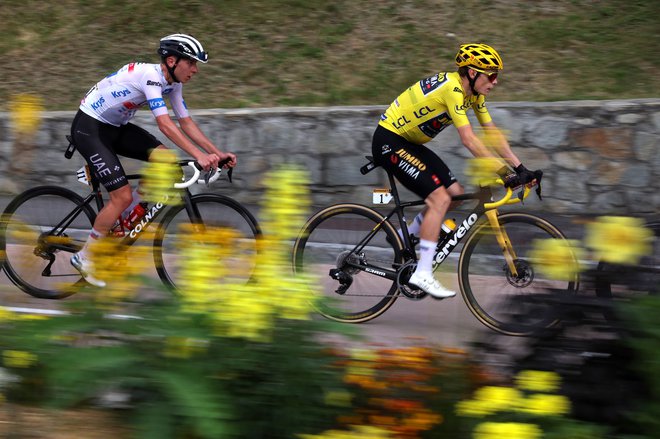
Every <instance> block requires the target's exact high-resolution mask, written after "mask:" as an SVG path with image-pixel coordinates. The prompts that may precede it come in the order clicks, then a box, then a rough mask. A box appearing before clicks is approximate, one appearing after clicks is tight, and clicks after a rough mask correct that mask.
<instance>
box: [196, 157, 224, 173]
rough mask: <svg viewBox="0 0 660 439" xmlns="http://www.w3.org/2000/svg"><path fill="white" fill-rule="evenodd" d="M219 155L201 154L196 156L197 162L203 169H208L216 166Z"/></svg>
mask: <svg viewBox="0 0 660 439" xmlns="http://www.w3.org/2000/svg"><path fill="white" fill-rule="evenodd" d="M219 161H220V157H218V156H217V154H203V155H201V156H200V157H198V158H197V163H199V166H201V167H202V169H203V170H205V171H208V170H209V169H211V168H217V167H218V162H219Z"/></svg>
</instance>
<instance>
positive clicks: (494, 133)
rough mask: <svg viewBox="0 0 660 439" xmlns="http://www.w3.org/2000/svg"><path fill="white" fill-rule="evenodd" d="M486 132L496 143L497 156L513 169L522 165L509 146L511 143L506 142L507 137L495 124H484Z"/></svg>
mask: <svg viewBox="0 0 660 439" xmlns="http://www.w3.org/2000/svg"><path fill="white" fill-rule="evenodd" d="M482 127H483V128H484V130H487V132H488V136H489V138H490V139H492V140H493V141H494V143H495V145H494V147H495V151H496V152H497V154H498V155H499V156H500V157H502V158H503V159H504V160H506V162H507V163H508V164H509V165H510V166H511V167H513V168H515V167H516V166H518V165H520V163H521V162H520V159H519V158H518V157H517V156H516V155H515V154H514V152H513V150H512V149H511V145H509V141H508V140H506V137H505V136H504V135H503V134H502V132H501V131H500V130H499V129H498V128H497V127H496V126H495V124H494V123H493V122H488V123H484V124H482Z"/></svg>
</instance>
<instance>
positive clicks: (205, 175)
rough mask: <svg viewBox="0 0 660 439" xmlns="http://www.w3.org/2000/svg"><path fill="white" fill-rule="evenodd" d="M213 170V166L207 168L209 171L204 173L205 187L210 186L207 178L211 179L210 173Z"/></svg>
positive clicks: (211, 173)
mask: <svg viewBox="0 0 660 439" xmlns="http://www.w3.org/2000/svg"><path fill="white" fill-rule="evenodd" d="M214 171H215V169H214V168H209V172H207V173H206V174H204V183H206V187H209V186H210V183H209V180H210V179H211V175H213V172H214Z"/></svg>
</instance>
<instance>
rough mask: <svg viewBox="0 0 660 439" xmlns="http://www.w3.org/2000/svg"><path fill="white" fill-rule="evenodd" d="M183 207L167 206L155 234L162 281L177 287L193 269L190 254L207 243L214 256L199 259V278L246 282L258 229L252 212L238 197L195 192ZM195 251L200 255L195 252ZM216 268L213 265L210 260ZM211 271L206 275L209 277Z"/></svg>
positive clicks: (214, 281)
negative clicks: (201, 266)
mask: <svg viewBox="0 0 660 439" xmlns="http://www.w3.org/2000/svg"><path fill="white" fill-rule="evenodd" d="M190 208H191V209H192V212H191V213H189V212H188V211H187V210H186V208H185V206H175V207H172V208H171V209H169V210H168V212H167V213H166V214H165V217H164V218H163V221H162V222H161V224H160V226H159V228H158V230H157V232H156V236H155V238H154V261H155V263H156V271H157V272H158V276H159V277H160V279H161V280H162V281H163V283H165V285H167V286H169V287H171V288H173V289H174V290H180V289H181V288H182V286H183V285H186V284H187V280H186V279H189V278H190V276H191V273H192V271H191V270H194V269H195V268H200V267H194V266H192V264H191V261H190V257H191V256H192V255H194V254H195V252H197V251H198V250H199V251H200V252H203V251H204V250H205V249H208V248H212V249H213V251H212V252H211V256H210V257H212V258H213V259H211V260H208V259H207V260H205V261H204V262H203V263H204V265H205V266H206V267H207V268H208V269H206V270H204V276H206V277H205V280H204V282H207V283H212V284H214V285H217V286H218V289H221V288H222V287H223V285H229V284H245V283H247V282H248V281H249V279H250V278H251V277H252V274H253V272H254V268H255V264H256V256H257V239H258V237H259V236H260V235H261V229H260V228H259V225H258V224H257V221H256V219H255V218H254V216H252V214H251V213H250V212H249V211H248V210H247V209H246V208H245V207H243V206H242V205H241V204H240V203H238V202H237V201H235V200H233V199H231V198H229V197H225V196H223V195H219V194H199V195H193V196H191V198H190ZM198 254H200V253H199V252H198ZM213 264H216V265H215V267H216V268H215V269H214V265H213ZM209 276H210V277H209Z"/></svg>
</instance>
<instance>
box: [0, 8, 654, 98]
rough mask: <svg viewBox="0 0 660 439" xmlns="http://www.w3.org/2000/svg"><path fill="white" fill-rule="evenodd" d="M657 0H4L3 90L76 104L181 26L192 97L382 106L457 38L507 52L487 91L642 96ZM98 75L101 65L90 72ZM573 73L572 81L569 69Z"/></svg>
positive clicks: (646, 91) (435, 64)
mask: <svg viewBox="0 0 660 439" xmlns="http://www.w3.org/2000/svg"><path fill="white" fill-rule="evenodd" d="M659 8H660V6H659V5H658V4H657V2H653V1H632V2H623V1H617V0H603V1H568V0H566V1H563V0H558V1H543V0H539V1H533V2H518V1H509V0H495V1H491V2H487V3H483V2H476V1H466V2H462V3H461V4H456V3H455V2H451V1H442V0H431V1H390V0H383V1H378V2H372V1H344V0H339V1H336V2H330V3H329V2H323V1H316V0H309V1H299V0H286V1H285V0H275V1H250V0H248V1H238V0H236V1H233V0H221V1H204V2H201V1H200V2H197V1H183V2H174V1H165V0H163V1H148V2H139V3H136V2H130V1H112V2H111V1H101V2H86V1H74V0H63V1H58V2H53V1H47V2H40V1H25V2H19V1H13V0H8V1H7V2H5V3H4V5H3V8H2V11H0V20H1V21H2V23H3V26H4V29H5V37H4V38H3V39H2V41H1V42H0V49H1V50H2V53H3V54H5V56H6V57H7V59H8V60H11V62H7V63H5V64H6V65H5V67H4V69H3V75H2V76H3V81H2V84H0V98H1V99H0V101H1V102H2V104H1V105H3V107H0V109H5V110H6V109H7V107H6V105H7V102H8V97H9V96H10V95H11V94H14V93H20V92H31V93H36V94H38V95H42V96H44V98H45V99H44V103H45V107H46V109H47V110H70V111H71V110H74V109H75V108H76V107H77V104H78V102H79V100H80V99H81V98H82V96H84V94H85V93H86V92H87V90H88V89H89V88H90V87H91V86H92V85H93V84H94V83H95V82H96V81H98V80H99V79H100V77H102V76H104V75H105V74H107V73H110V72H113V71H115V70H116V69H118V68H119V67H121V66H122V65H124V64H126V63H127V62H129V61H133V60H134V61H145V62H157V61H158V59H157V55H156V53H155V49H154V47H156V46H157V43H158V40H159V38H161V37H162V36H164V35H167V34H170V33H175V32H187V33H190V34H192V35H194V36H197V37H199V39H200V40H201V41H202V43H203V44H204V47H205V49H207V51H208V53H209V54H210V59H211V62H210V63H209V64H206V65H203V66H200V67H201V68H200V74H199V75H198V77H197V78H195V81H193V82H191V83H190V84H189V85H188V86H186V90H187V94H186V96H187V102H188V104H189V106H190V107H191V108H196V109H199V108H236V107H271V106H282V105H287V106H288V105H296V106H300V105H303V106H304V105H364V104H388V103H389V102H391V100H392V99H393V98H394V97H395V96H396V95H397V94H398V93H399V92H400V91H401V90H403V89H405V88H406V87H408V86H409V85H410V84H412V83H413V82H414V81H417V80H419V78H420V77H423V76H424V75H426V74H432V73H435V72H438V71H443V70H453V69H454V65H453V58H454V56H455V54H456V52H457V47H458V45H459V44H462V43H464V42H467V41H482V42H485V43H488V44H490V45H492V46H494V47H495V48H496V49H497V50H498V51H500V52H501V53H502V54H503V58H504V65H505V71H504V74H503V75H502V77H501V81H500V86H499V87H498V90H497V93H495V94H494V95H493V96H492V99H493V100H499V101H555V100H571V99H614V98H648V97H653V96H657V93H658V84H657V81H654V76H655V73H656V72H657V70H658V68H659V67H660V65H659V64H660V61H659V60H658V58H657V57H656V56H653V54H655V53H657V52H658V45H659V43H658V41H659V39H660V36H659V32H660V30H659V29H658V26H657V20H656V17H657V15H658V12H659ZM99 75H101V76H99ZM578 78H579V79H578Z"/></svg>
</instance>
